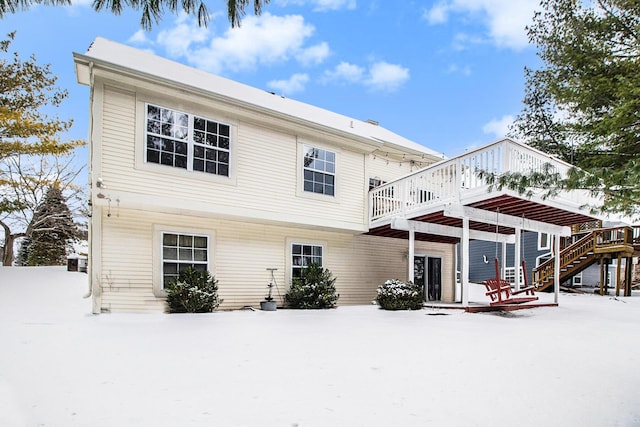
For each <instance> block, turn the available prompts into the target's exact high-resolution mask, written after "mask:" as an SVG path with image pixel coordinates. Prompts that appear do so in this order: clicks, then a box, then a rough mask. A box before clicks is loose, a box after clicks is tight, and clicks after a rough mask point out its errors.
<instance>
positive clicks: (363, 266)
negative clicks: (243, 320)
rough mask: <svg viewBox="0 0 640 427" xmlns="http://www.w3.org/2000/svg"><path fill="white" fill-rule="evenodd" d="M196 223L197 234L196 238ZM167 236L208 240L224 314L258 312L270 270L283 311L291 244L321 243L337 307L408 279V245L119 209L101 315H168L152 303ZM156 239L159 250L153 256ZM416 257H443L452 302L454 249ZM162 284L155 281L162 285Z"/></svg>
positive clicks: (435, 248) (446, 294) (420, 245)
mask: <svg viewBox="0 0 640 427" xmlns="http://www.w3.org/2000/svg"><path fill="white" fill-rule="evenodd" d="M196 223H197V225H198V229H197V230H193V224H196ZM153 224H165V225H164V226H161V227H158V226H154V225H153ZM166 224H170V226H167V225H166ZM176 230H177V231H176ZM96 231H97V230H96ZM165 231H166V232H172V231H173V232H178V233H183V234H189V233H192V234H194V235H207V236H209V249H210V251H211V256H210V271H211V274H212V275H214V276H215V278H216V279H217V280H218V281H219V283H218V288H219V295H220V298H222V299H224V302H223V303H222V305H221V306H220V309H222V310H225V309H239V308H242V307H245V306H254V307H255V306H258V304H259V302H260V301H262V300H263V299H264V298H265V296H266V293H267V292H268V289H267V284H268V282H269V278H270V273H269V271H267V268H277V270H276V271H275V278H276V282H277V284H278V288H276V289H274V297H275V298H276V300H277V301H278V303H280V302H281V298H282V297H283V296H284V294H285V293H286V291H287V289H288V288H289V285H290V283H291V282H290V280H291V277H290V272H289V271H290V265H289V264H290V260H291V253H290V251H291V243H293V242H302V243H305V244H315V245H317V244H318V243H314V242H321V245H322V247H323V248H324V251H323V267H324V268H327V269H329V270H330V271H331V273H332V274H333V276H334V277H335V278H336V287H337V291H338V293H339V294H340V299H339V300H338V304H339V305H349V304H370V303H371V301H372V300H373V299H375V295H376V288H377V287H378V286H379V285H380V284H382V283H384V281H385V280H387V279H389V278H400V279H404V278H406V275H407V260H406V251H407V242H406V240H403V239H389V238H383V237H377V236H369V235H353V234H349V233H336V232H325V231H317V230H310V229H295V228H287V227H280V226H268V225H261V224H252V223H242V222H236V221H228V220H219V219H213V218H203V217H190V216H185V215H170V214H164V213H153V212H145V211H137V210H128V209H120V211H119V214H118V215H112V216H111V217H107V216H106V210H105V211H102V229H101V232H102V236H103V241H102V260H101V261H102V264H101V267H102V272H101V275H100V277H99V278H98V279H99V282H100V288H101V292H102V295H101V307H102V309H103V310H104V311H111V312H117V311H149V310H151V311H163V310H165V309H166V304H165V299H164V297H163V296H161V295H154V289H153V287H154V285H153V281H154V279H153V277H154V274H155V273H157V272H161V260H162V258H161V254H160V248H161V246H162V245H161V242H160V241H159V239H158V238H157V236H160V235H161V234H162V232H165ZM154 235H155V236H156V240H155V243H156V244H157V248H158V250H157V251H155V252H156V253H155V255H154V251H153V250H152V248H153V247H154ZM416 251H417V252H420V253H430V254H435V255H437V256H442V258H443V291H442V292H443V293H442V298H443V300H444V301H451V300H452V299H453V283H454V277H453V273H452V271H453V265H454V258H453V256H454V246H453V245H446V244H433V243H431V244H430V243H425V242H416ZM214 254H215V256H213V255H214ZM154 256H156V257H157V259H156V260H155V261H154ZM448 272H451V274H449V273H448ZM159 276H160V274H158V279H157V280H158V281H160V282H161V277H159ZM448 276H451V277H448Z"/></svg>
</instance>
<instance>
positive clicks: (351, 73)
mask: <svg viewBox="0 0 640 427" xmlns="http://www.w3.org/2000/svg"><path fill="white" fill-rule="evenodd" d="M364 73H365V69H364V68H362V67H360V66H358V65H354V64H350V63H348V62H341V63H340V64H338V65H336V67H335V68H334V69H333V70H331V71H326V72H325V78H324V81H325V82H327V81H333V82H336V81H347V82H349V83H359V82H361V81H362V78H363V76H364Z"/></svg>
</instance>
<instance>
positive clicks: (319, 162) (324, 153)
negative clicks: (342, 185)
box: [303, 145, 336, 196]
mask: <svg viewBox="0 0 640 427" xmlns="http://www.w3.org/2000/svg"><path fill="white" fill-rule="evenodd" d="M303 177H304V186H303V188H304V191H308V192H311V193H318V194H326V195H327V196H333V195H335V181H336V153H334V152H333V151H328V150H323V149H321V148H316V147H310V146H307V145H305V146H304V160H303Z"/></svg>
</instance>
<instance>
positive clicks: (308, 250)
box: [291, 243, 323, 279]
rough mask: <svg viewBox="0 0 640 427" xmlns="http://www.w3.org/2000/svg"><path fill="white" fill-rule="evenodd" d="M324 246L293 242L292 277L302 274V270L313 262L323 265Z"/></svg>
mask: <svg viewBox="0 0 640 427" xmlns="http://www.w3.org/2000/svg"><path fill="white" fill-rule="evenodd" d="M322 253H323V250H322V246H319V245H308V244H303V243H293V244H292V245H291V278H292V279H295V278H296V277H301V276H302V270H304V269H305V268H307V267H309V266H310V265H311V264H318V265H319V266H322Z"/></svg>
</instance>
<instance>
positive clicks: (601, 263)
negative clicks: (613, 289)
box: [600, 257, 605, 295]
mask: <svg viewBox="0 0 640 427" xmlns="http://www.w3.org/2000/svg"><path fill="white" fill-rule="evenodd" d="M604 264H605V258H604V257H602V258H600V295H604V280H605V277H604Z"/></svg>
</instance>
